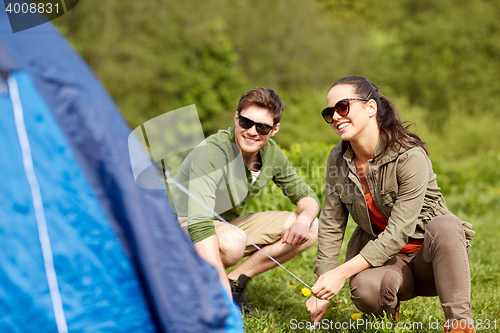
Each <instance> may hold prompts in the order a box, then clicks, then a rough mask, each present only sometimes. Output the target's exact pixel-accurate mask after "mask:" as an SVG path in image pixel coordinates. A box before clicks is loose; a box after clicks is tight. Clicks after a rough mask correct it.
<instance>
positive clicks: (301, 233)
mask: <svg viewBox="0 0 500 333" xmlns="http://www.w3.org/2000/svg"><path fill="white" fill-rule="evenodd" d="M318 212H319V206H318V203H317V202H316V200H314V199H313V198H310V197H304V198H302V199H300V200H299V202H298V203H297V214H298V215H297V218H296V220H295V222H294V223H293V224H292V225H291V226H290V228H288V230H287V231H286V232H285V234H284V235H283V237H282V238H281V241H282V243H283V244H290V245H302V244H304V243H305V242H307V241H308V240H309V233H310V232H311V230H310V228H311V224H312V223H313V221H314V219H316V216H317V215H318Z"/></svg>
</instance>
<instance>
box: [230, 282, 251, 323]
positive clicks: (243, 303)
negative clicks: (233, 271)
mask: <svg viewBox="0 0 500 333" xmlns="http://www.w3.org/2000/svg"><path fill="white" fill-rule="evenodd" d="M251 279H252V278H251V277H248V276H246V275H245V274H240V276H239V277H238V280H231V279H229V284H230V285H231V294H232V295H233V300H234V302H235V303H236V304H237V305H238V307H239V308H240V309H241V312H242V313H244V314H246V315H248V314H251V313H255V310H254V309H252V308H251V307H250V305H249V304H248V302H247V299H246V298H245V295H243V291H244V290H245V288H246V287H247V283H248V282H250V280H251Z"/></svg>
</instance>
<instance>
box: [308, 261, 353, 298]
mask: <svg viewBox="0 0 500 333" xmlns="http://www.w3.org/2000/svg"><path fill="white" fill-rule="evenodd" d="M348 278H349V277H348V276H345V275H343V274H341V270H340V267H337V268H335V269H332V270H331V271H328V272H326V273H324V274H322V275H321V276H320V277H319V278H318V280H317V281H316V283H315V284H314V286H313V287H312V288H311V292H312V293H313V294H314V295H315V296H316V297H318V298H320V299H322V300H326V301H329V300H331V299H332V298H333V297H335V296H336V295H337V294H338V293H339V291H340V289H342V287H343V286H344V283H345V282H346V280H347V279H348Z"/></svg>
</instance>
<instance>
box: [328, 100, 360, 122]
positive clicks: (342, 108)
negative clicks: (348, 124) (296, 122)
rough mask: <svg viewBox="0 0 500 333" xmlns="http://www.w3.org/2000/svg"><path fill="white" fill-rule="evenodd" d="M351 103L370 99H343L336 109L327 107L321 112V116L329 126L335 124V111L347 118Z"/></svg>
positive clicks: (336, 105)
mask: <svg viewBox="0 0 500 333" xmlns="http://www.w3.org/2000/svg"><path fill="white" fill-rule="evenodd" d="M350 101H369V99H366V98H344V99H341V100H340V101H338V102H337V104H335V106H334V107H327V108H326V109H324V110H323V111H321V115H322V116H323V119H325V121H326V122H327V123H329V124H331V123H333V115H334V114H335V111H337V113H338V114H339V116H341V117H345V116H347V115H348V114H349V102H350Z"/></svg>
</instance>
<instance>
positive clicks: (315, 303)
mask: <svg viewBox="0 0 500 333" xmlns="http://www.w3.org/2000/svg"><path fill="white" fill-rule="evenodd" d="M328 305H330V302H328V301H324V300H322V299H318V298H316V297H314V296H312V297H311V298H309V299H308V300H307V302H306V307H307V311H309V314H310V315H311V320H312V321H314V322H315V323H319V321H320V320H321V318H323V316H324V315H325V313H326V310H328Z"/></svg>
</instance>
